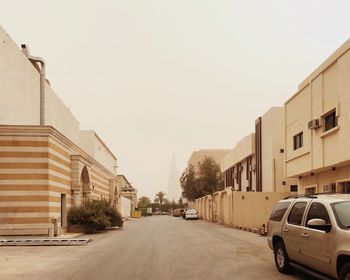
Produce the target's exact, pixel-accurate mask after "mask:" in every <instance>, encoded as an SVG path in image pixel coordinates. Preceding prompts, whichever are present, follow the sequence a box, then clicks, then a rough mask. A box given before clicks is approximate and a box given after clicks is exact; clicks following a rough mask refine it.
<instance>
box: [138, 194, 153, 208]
mask: <svg viewBox="0 0 350 280" xmlns="http://www.w3.org/2000/svg"><path fill="white" fill-rule="evenodd" d="M150 205H151V199H149V198H148V197H147V196H142V197H140V198H139V203H138V207H141V208H144V207H149V206H150Z"/></svg>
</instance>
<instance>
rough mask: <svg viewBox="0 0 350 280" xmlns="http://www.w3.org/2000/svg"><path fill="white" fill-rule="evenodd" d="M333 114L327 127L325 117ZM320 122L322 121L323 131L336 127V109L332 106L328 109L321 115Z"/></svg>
mask: <svg viewBox="0 0 350 280" xmlns="http://www.w3.org/2000/svg"><path fill="white" fill-rule="evenodd" d="M333 115H334V118H333V121H332V124H331V127H327V118H329V117H331V116H333ZM322 123H323V132H327V131H330V130H331V129H333V128H336V127H337V126H338V116H337V109H336V108H333V109H332V110H330V111H328V112H327V113H326V114H324V115H323V116H322Z"/></svg>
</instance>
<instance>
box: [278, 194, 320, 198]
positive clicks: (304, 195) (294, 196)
mask: <svg viewBox="0 0 350 280" xmlns="http://www.w3.org/2000/svg"><path fill="white" fill-rule="evenodd" d="M290 198H295V199H297V198H317V196H315V194H295V195H288V196H286V197H285V198H283V199H290Z"/></svg>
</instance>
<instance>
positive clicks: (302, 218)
mask: <svg viewBox="0 0 350 280" xmlns="http://www.w3.org/2000/svg"><path fill="white" fill-rule="evenodd" d="M297 204H305V208H304V212H303V215H302V217H301V221H300V224H295V223H291V222H290V221H289V218H290V215H291V214H292V211H293V209H294V207H295V205H297ZM307 207H308V201H297V202H295V203H294V204H293V205H292V207H291V208H290V211H289V213H288V217H287V223H288V225H291V226H298V227H301V226H303V220H304V217H305V213H306V209H307Z"/></svg>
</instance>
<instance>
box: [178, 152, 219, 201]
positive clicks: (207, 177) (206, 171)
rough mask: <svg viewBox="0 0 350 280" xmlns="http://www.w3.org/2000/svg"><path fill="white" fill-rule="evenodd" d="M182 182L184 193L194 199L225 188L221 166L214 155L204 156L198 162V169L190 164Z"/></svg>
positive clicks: (189, 198)
mask: <svg viewBox="0 0 350 280" xmlns="http://www.w3.org/2000/svg"><path fill="white" fill-rule="evenodd" d="M180 183H181V188H182V195H183V196H184V197H186V198H187V199H188V200H192V201H193V200H195V199H197V198H200V197H202V196H205V195H208V194H212V193H214V192H216V191H218V190H222V189H223V188H224V184H223V180H222V176H221V170H220V166H219V165H218V164H217V163H216V162H215V160H214V159H213V158H212V157H204V159H202V160H201V161H200V162H199V163H198V168H197V171H196V170H195V168H194V166H193V165H190V166H189V167H188V169H187V172H186V173H184V174H182V176H181V179H180Z"/></svg>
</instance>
